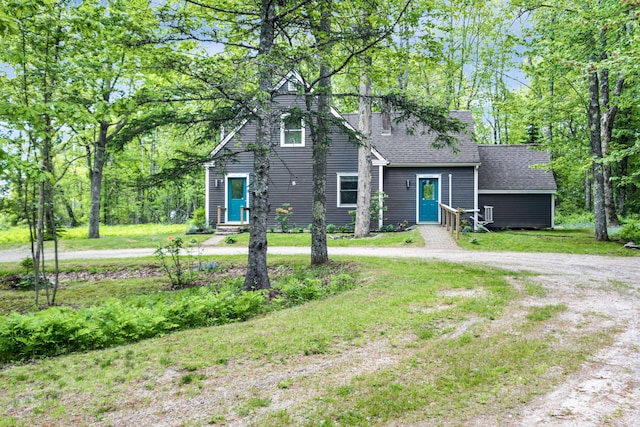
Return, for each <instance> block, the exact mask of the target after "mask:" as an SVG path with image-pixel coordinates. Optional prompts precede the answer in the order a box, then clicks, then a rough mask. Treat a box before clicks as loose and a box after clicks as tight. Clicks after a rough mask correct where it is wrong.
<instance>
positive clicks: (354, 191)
mask: <svg viewBox="0 0 640 427" xmlns="http://www.w3.org/2000/svg"><path fill="white" fill-rule="evenodd" d="M357 201H358V175H357V174H344V175H343V174H338V206H339V207H340V206H345V207H353V206H355V205H356V203H357Z"/></svg>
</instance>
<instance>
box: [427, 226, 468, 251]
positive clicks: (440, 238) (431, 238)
mask: <svg viewBox="0 0 640 427" xmlns="http://www.w3.org/2000/svg"><path fill="white" fill-rule="evenodd" d="M417 227H418V230H420V234H422V238H424V245H425V247H426V248H427V250H429V251H432V250H448V251H455V250H462V249H461V248H460V247H459V246H458V245H457V244H456V242H455V240H454V238H453V237H452V236H451V234H450V233H449V232H448V231H447V229H446V227H442V226H440V225H439V224H430V225H418V226H417Z"/></svg>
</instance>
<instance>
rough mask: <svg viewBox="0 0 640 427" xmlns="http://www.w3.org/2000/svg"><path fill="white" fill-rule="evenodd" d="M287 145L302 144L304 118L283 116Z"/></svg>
mask: <svg viewBox="0 0 640 427" xmlns="http://www.w3.org/2000/svg"><path fill="white" fill-rule="evenodd" d="M282 122H283V133H284V140H283V141H282V142H283V144H285V145H302V132H303V130H302V120H301V119H295V118H293V117H291V116H285V117H283V118H282Z"/></svg>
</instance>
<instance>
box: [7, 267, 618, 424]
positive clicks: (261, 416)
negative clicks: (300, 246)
mask: <svg viewBox="0 0 640 427" xmlns="http://www.w3.org/2000/svg"><path fill="white" fill-rule="evenodd" d="M218 258H219V259H224V258H221V257H218ZM235 260H237V258H233V259H232V261H234V262H235ZM338 260H340V259H339V258H338ZM269 262H270V265H271V266H277V265H281V264H287V265H296V264H300V265H302V264H307V263H308V259H307V257H272V258H270V260H269ZM349 262H350V263H352V266H353V267H355V268H357V269H358V270H359V271H360V273H359V275H360V277H361V285H360V286H359V287H357V288H356V289H354V290H351V291H348V292H345V293H343V294H340V295H337V296H334V297H331V298H329V299H326V300H321V301H314V302H312V303H308V304H305V305H304V306H298V307H294V308H291V309H286V310H282V311H278V312H273V313H269V314H267V315H264V316H262V317H259V318H256V319H254V320H251V321H248V322H244V323H235V324H229V325H224V326H218V327H210V328H202V329H195V330H190V331H184V332H178V333H174V334H171V335H168V336H166V337H163V338H157V339H151V340H147V341H143V342H139V343H136V344H132V345H127V346H122V347H117V348H111V349H106V350H102V351H92V352H87V353H83V354H73V355H69V356H63V357H58V358H52V359H46V360H39V361H35V362H33V363H29V364H25V365H15V366H6V367H4V368H3V369H2V370H1V371H0V407H2V408H4V409H3V411H2V413H0V425H12V423H13V424H14V425H18V426H29V425H43V424H53V425H95V424H100V425H109V424H110V423H112V422H114V421H113V420H112V418H111V417H118V416H120V411H125V414H126V413H127V411H131V412H133V413H141V411H148V412H147V413H148V414H150V415H151V414H153V415H158V416H161V417H162V416H171V417H172V422H174V423H176V424H180V423H181V425H207V423H210V422H224V421H225V420H234V421H235V422H240V420H242V421H244V422H245V423H247V424H251V425H261V426H288V425H289V426H298V425H309V426H316V425H386V424H389V423H390V422H393V423H395V424H398V425H400V424H407V425H409V424H410V425H441V424H447V425H467V424H470V423H469V420H470V419H473V417H476V416H480V415H484V416H488V417H495V416H496V414H501V413H503V414H507V413H508V411H509V410H510V409H511V408H513V407H515V406H518V405H522V404H526V403H527V402H528V401H530V400H531V399H532V398H533V397H534V396H536V395H539V394H541V393H544V392H546V391H548V390H549V388H550V387H551V386H552V385H553V384H554V383H555V382H556V381H559V380H560V379H558V378H557V377H556V376H554V375H552V374H551V373H552V372H557V371H560V372H562V373H563V375H564V374H568V373H570V372H571V371H573V370H575V369H578V368H579V366H580V365H581V363H583V362H584V361H585V359H586V358H587V357H588V356H589V355H591V354H593V353H594V352H595V351H597V349H599V348H601V347H602V346H603V345H605V344H606V343H607V342H608V341H609V340H611V337H610V335H609V334H607V333H602V334H594V333H593V332H590V328H582V329H576V330H572V331H568V330H567V328H566V327H565V328H563V329H562V331H563V332H564V333H562V334H556V333H547V332H545V331H549V330H553V329H554V328H549V327H548V326H547V323H548V322H553V321H554V320H555V317H554V316H552V314H554V313H557V312H559V311H561V310H562V306H547V308H548V310H545V312H544V313H542V314H543V315H542V316H539V317H540V318H539V319H538V318H537V319H536V321H535V322H531V321H528V320H527V319H524V318H522V317H519V318H518V317H517V316H515V317H514V316H511V314H512V313H511V311H510V310H512V309H513V307H518V306H519V300H520V299H521V298H525V297H526V298H528V299H530V298H532V297H531V295H530V294H529V293H527V292H524V291H522V293H520V292H518V291H517V290H516V289H515V288H514V287H513V286H512V285H510V284H509V281H507V277H508V276H509V277H513V275H514V273H513V272H509V273H506V272H503V271H501V270H498V269H494V268H490V267H482V268H480V267H474V266H465V265H457V264H448V263H443V262H434V261H424V260H415V259H370V258H356V259H349ZM102 267H103V264H100V265H97V266H95V268H102ZM518 277H520V276H518V275H516V278H518ZM523 277H524V276H523ZM520 278H522V277H520ZM95 286H105V287H110V285H109V283H106V282H105V283H95ZM61 292H67V289H63V290H62V291H61ZM547 314H549V316H548V317H547ZM506 316H508V319H509V322H506V320H507V319H506V318H505V317H506ZM498 319H502V322H493V321H492V320H498ZM516 319H520V320H516ZM518 322H520V323H518ZM470 323H471V325H469V324H470ZM505 323H508V324H509V330H508V331H503V330H500V329H499V328H496V327H495V325H500V324H505ZM425 330H432V331H434V333H432V334H425V333H423V331H425ZM378 353H379V354H378ZM552 368H553V369H552ZM547 373H549V374H547ZM231 383H233V385H234V387H238V388H237V389H232V390H233V391H229V392H227V391H226V390H227V387H229V386H230V384H231ZM243 387H245V388H243ZM221 390H223V391H221ZM221 393H222V394H224V396H226V397H225V398H224V399H220V398H219V397H220V396H221ZM276 393H278V395H279V397H277V398H276V397H274V394H276ZM287 393H288V394H287ZM145 396H148V397H145ZM287 396H289V398H291V399H292V400H291V401H290V403H289V404H283V402H285V403H286V402H287V400H286V399H287V398H288V397H287ZM291 396H295V398H293V397H291ZM190 399H195V401H205V402H207V405H206V410H204V411H203V410H201V409H199V410H197V411H191V410H185V411H172V412H171V414H170V415H169V414H166V415H163V414H162V413H161V412H158V411H161V406H153V405H155V404H157V403H158V402H163V401H171V402H172V405H173V404H174V403H175V404H179V403H180V402H183V405H184V407H185V408H186V407H191V406H189V405H192V404H189V403H188V402H189V401H190ZM276 401H277V402H278V404H277V405H275V404H274V402H276ZM245 417H246V418H245ZM148 421H149V422H150V423H153V420H152V419H149V420H148ZM121 422H125V423H126V421H123V419H118V420H117V421H115V423H121Z"/></svg>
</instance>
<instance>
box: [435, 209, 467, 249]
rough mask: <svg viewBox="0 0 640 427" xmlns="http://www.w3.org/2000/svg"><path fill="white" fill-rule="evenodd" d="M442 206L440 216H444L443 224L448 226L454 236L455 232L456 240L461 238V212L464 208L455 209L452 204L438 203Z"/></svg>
mask: <svg viewBox="0 0 640 427" xmlns="http://www.w3.org/2000/svg"><path fill="white" fill-rule="evenodd" d="M438 206H439V207H440V218H442V221H441V224H440V225H441V226H442V227H447V231H448V232H449V233H451V235H452V236H453V235H454V234H455V236H456V240H459V239H460V229H461V225H460V214H461V211H462V209H454V208H452V207H451V206H447V205H443V204H442V203H438Z"/></svg>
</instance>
